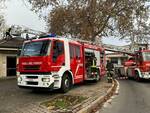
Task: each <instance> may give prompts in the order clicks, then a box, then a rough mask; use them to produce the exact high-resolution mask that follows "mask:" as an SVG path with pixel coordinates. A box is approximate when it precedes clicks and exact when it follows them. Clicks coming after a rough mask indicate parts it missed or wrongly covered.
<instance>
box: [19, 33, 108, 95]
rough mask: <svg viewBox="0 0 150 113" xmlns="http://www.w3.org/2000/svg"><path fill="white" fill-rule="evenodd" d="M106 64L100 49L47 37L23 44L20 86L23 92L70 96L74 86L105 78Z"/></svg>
mask: <svg viewBox="0 0 150 113" xmlns="http://www.w3.org/2000/svg"><path fill="white" fill-rule="evenodd" d="M94 59H95V60H94ZM105 63H106V60H105V49H104V48H103V47H101V46H99V45H95V44H92V43H91V42H87V41H84V40H79V39H74V38H73V39H72V38H63V37H57V36H52V37H51V35H45V36H41V37H39V38H38V39H33V40H27V41H25V42H24V44H23V47H22V51H21V54H20V57H19V62H18V66H17V67H18V68H17V69H18V70H17V82H18V86H19V87H20V88H30V89H33V90H34V89H39V88H42V89H61V90H62V92H67V91H68V90H70V88H71V86H72V85H73V84H77V83H81V82H83V81H85V80H92V81H99V80H100V79H101V78H102V77H103V76H104V75H105V74H106V71H105Z"/></svg>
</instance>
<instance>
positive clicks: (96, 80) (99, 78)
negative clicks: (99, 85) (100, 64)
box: [95, 70, 101, 82]
mask: <svg viewBox="0 0 150 113" xmlns="http://www.w3.org/2000/svg"><path fill="white" fill-rule="evenodd" d="M97 72H98V74H97V76H96V79H95V82H98V81H100V80H101V77H100V71H99V70H98V71H97Z"/></svg>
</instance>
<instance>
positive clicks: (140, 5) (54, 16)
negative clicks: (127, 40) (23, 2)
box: [29, 0, 149, 41]
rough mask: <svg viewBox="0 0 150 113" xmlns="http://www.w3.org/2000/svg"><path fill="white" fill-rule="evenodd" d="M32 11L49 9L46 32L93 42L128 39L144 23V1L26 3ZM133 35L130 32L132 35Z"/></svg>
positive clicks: (88, 0)
mask: <svg viewBox="0 0 150 113" xmlns="http://www.w3.org/2000/svg"><path fill="white" fill-rule="evenodd" d="M29 2H30V3H31V4H32V5H33V9H34V10H36V11H37V9H40V10H42V9H43V8H46V7H49V6H50V5H51V6H52V10H51V11H50V13H49V15H48V17H47V18H48V20H47V22H48V28H49V31H50V32H55V33H57V34H59V35H65V34H66V33H67V34H71V35H72V36H73V37H82V38H87V39H89V40H93V41H94V40H95V37H96V36H99V37H103V36H117V37H118V36H119V37H123V38H124V37H129V36H131V31H133V29H135V28H136V27H137V26H138V27H139V26H140V25H141V24H140V23H141V21H142V22H143V23H146V22H147V20H148V18H149V17H148V10H149V7H148V5H146V4H147V3H148V0H66V1H65V2H62V1H61V0H47V1H45V0H36V1H35V0H29ZM132 33H133V32H132Z"/></svg>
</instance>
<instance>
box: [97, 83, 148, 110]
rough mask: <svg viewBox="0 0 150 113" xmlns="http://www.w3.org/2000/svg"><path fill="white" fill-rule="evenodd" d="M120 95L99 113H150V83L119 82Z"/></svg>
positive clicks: (105, 105) (107, 103) (106, 104)
mask: <svg viewBox="0 0 150 113" xmlns="http://www.w3.org/2000/svg"><path fill="white" fill-rule="evenodd" d="M119 84H120V89H119V94H118V95H117V96H115V97H113V98H112V99H110V100H109V101H108V102H106V103H105V104H104V106H103V107H102V109H100V110H99V111H98V112H97V113H150V81H143V82H141V83H139V82H136V81H133V80H119Z"/></svg>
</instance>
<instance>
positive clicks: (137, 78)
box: [135, 71, 141, 82]
mask: <svg viewBox="0 0 150 113" xmlns="http://www.w3.org/2000/svg"><path fill="white" fill-rule="evenodd" d="M135 80H136V81H137V82H140V81H141V78H140V77H139V73H138V72H137V71H135Z"/></svg>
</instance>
